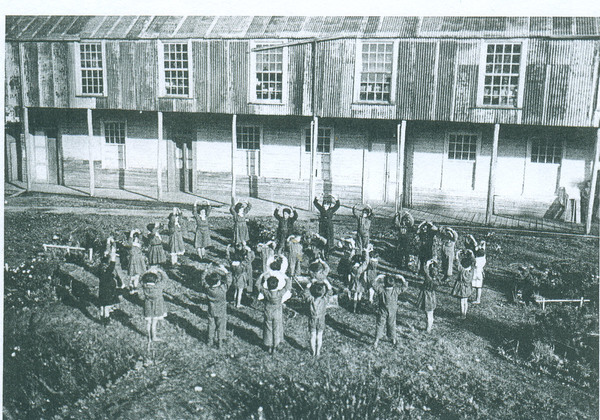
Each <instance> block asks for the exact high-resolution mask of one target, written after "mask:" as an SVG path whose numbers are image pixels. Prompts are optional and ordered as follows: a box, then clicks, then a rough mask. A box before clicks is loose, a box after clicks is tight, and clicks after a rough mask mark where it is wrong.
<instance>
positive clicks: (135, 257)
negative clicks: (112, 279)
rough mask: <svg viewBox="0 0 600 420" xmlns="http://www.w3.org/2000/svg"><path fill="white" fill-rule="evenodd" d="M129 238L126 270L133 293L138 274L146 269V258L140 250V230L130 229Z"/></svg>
mask: <svg viewBox="0 0 600 420" xmlns="http://www.w3.org/2000/svg"><path fill="white" fill-rule="evenodd" d="M130 238H131V239H130V251H129V267H127V268H128V270H127V271H128V274H129V279H130V287H131V288H132V291H133V292H134V293H137V290H138V288H139V282H140V276H141V275H142V274H144V273H145V272H146V270H147V267H146V258H145V257H144V254H143V252H142V235H141V233H140V231H139V230H133V231H131V234H130ZM161 245H162V243H161Z"/></svg>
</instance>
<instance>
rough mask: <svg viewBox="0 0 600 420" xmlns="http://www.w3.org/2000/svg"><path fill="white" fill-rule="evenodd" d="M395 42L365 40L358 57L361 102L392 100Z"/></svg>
mask: <svg viewBox="0 0 600 420" xmlns="http://www.w3.org/2000/svg"><path fill="white" fill-rule="evenodd" d="M395 70H396V69H395V60H394V43H393V42H392V41H372V42H371V41H363V42H361V43H360V44H359V54H358V57H357V75H356V79H357V84H358V86H357V87H356V90H357V92H358V93H357V94H355V100H357V101H359V102H373V103H389V102H392V98H393V90H394V83H393V80H394V77H393V76H394V72H395Z"/></svg>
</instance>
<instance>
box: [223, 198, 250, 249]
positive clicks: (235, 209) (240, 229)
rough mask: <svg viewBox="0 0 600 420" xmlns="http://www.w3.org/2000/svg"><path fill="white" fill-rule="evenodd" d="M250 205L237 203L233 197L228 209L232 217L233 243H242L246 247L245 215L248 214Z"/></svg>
mask: <svg viewBox="0 0 600 420" xmlns="http://www.w3.org/2000/svg"><path fill="white" fill-rule="evenodd" d="M251 208H252V205H251V204H250V203H249V202H247V201H237V202H236V200H235V197H233V198H232V205H231V207H230V208H229V212H230V213H231V215H232V216H233V243H234V244H238V243H242V244H244V245H246V242H248V239H250V237H249V234H248V224H247V220H246V218H247V215H248V212H250V209H251Z"/></svg>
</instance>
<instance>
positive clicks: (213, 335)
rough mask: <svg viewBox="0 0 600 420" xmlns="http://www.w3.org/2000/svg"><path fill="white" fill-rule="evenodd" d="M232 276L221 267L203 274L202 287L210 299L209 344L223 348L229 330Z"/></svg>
mask: <svg viewBox="0 0 600 420" xmlns="http://www.w3.org/2000/svg"><path fill="white" fill-rule="evenodd" d="M231 282H232V277H231V274H230V273H229V272H228V271H227V270H226V269H225V267H223V266H222V265H221V266H219V267H218V268H217V269H214V270H206V271H204V273H202V285H203V287H204V290H205V291H206V297H207V298H208V344H209V345H212V344H215V345H216V346H217V347H218V348H221V346H222V344H223V342H224V341H225V334H226V331H227V330H226V328H227V297H226V296H227V290H228V289H229V286H230V285H231Z"/></svg>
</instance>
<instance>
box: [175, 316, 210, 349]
mask: <svg viewBox="0 0 600 420" xmlns="http://www.w3.org/2000/svg"><path fill="white" fill-rule="evenodd" d="M165 320H166V321H168V322H169V323H171V324H173V325H175V326H177V327H179V328H181V329H182V330H184V331H185V333H186V334H187V335H189V336H190V337H192V338H195V339H196V340H198V341H202V342H204V343H206V342H207V341H208V332H206V333H202V332H201V331H200V330H199V329H198V328H197V327H196V326H195V325H194V324H192V323H191V322H190V321H188V320H187V319H185V318H183V317H181V316H179V315H177V314H176V313H173V312H169V313H168V314H167V317H166V318H165Z"/></svg>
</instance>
